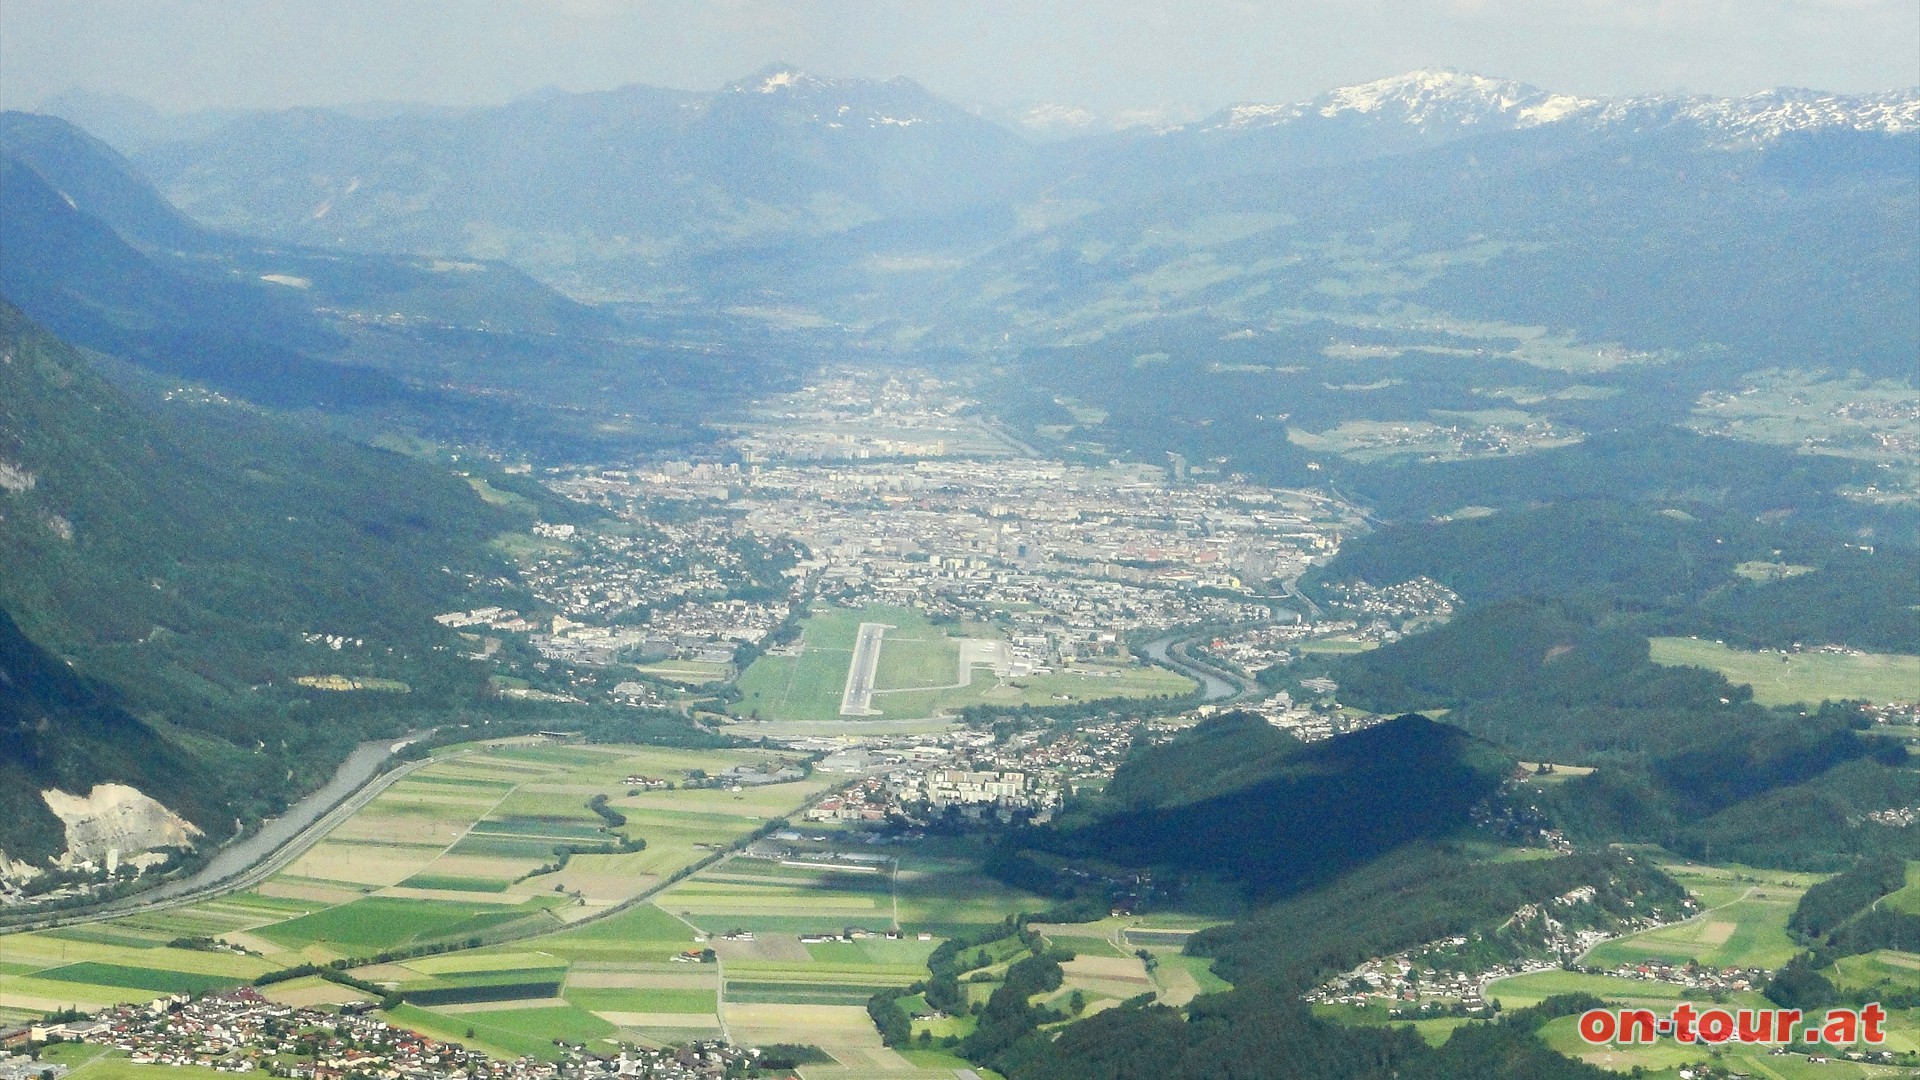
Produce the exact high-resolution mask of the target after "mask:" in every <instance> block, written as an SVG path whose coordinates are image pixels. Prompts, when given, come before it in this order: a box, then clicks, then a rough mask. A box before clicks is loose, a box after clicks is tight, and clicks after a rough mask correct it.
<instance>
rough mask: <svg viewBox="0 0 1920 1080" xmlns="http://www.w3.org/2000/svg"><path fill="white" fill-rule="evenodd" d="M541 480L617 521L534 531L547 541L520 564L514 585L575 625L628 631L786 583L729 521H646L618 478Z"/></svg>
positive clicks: (718, 517)
mask: <svg viewBox="0 0 1920 1080" xmlns="http://www.w3.org/2000/svg"><path fill="white" fill-rule="evenodd" d="M702 468H705V466H703V467H702ZM547 483H548V484H549V485H550V486H551V487H553V488H554V490H556V491H558V492H560V493H561V494H562V495H565V496H567V497H569V498H572V499H575V500H578V501H581V502H588V503H594V504H597V505H601V506H603V507H606V508H609V509H613V510H615V511H616V512H617V513H618V514H619V518H620V520H618V521H617V522H616V523H614V525H613V526H612V527H607V528H580V527H576V526H573V525H552V524H548V523H544V522H543V523H540V524H538V525H535V526H534V529H535V532H536V534H538V535H540V536H542V537H543V538H544V539H545V540H546V541H547V543H546V544H544V545H543V546H542V547H541V548H540V549H539V550H538V551H535V552H532V553H530V554H529V555H528V556H527V557H526V558H525V559H523V560H522V562H521V578H522V580H523V581H524V582H525V583H526V585H527V587H528V588H529V589H530V590H531V591H532V592H533V594H534V596H536V597H538V598H539V599H540V601H541V602H542V603H545V604H547V605H549V606H551V607H552V608H554V609H555V610H557V611H560V612H562V613H564V614H565V615H566V616H567V618H569V619H571V620H573V621H575V622H577V623H594V624H601V625H611V624H638V623H641V622H646V621H648V616H649V614H652V613H658V612H662V611H668V610H672V609H676V608H679V607H680V606H682V605H684V604H688V603H691V602H695V601H708V600H716V599H726V598H729V597H732V596H734V595H735V594H736V593H739V592H743V591H763V590H767V589H769V588H770V587H771V588H772V589H773V590H774V591H779V592H784V591H785V586H786V579H785V578H783V577H782V576H781V575H780V574H779V572H778V570H777V569H774V568H773V567H774V565H775V564H776V562H777V561H778V560H777V556H776V555H775V554H774V553H773V552H771V551H767V550H761V549H756V545H755V542H754V541H753V540H752V539H750V538H748V537H746V536H744V535H743V534H742V533H741V532H740V531H739V530H738V528H737V527H736V524H735V521H734V519H733V515H730V514H727V513H724V512H723V513H717V514H705V513H702V514H697V515H690V516H689V519H688V520H678V519H672V520H670V519H668V518H667V517H665V516H660V515H649V514H647V513H646V508H645V507H644V506H635V505H633V504H632V502H631V500H630V499H628V498H626V497H625V496H626V495H627V492H628V484H627V482H626V481H625V479H624V475H623V474H619V473H601V472H599V471H591V472H587V471H582V472H576V473H574V474H572V475H566V476H560V477H554V478H550V479H549V480H548V481H547Z"/></svg>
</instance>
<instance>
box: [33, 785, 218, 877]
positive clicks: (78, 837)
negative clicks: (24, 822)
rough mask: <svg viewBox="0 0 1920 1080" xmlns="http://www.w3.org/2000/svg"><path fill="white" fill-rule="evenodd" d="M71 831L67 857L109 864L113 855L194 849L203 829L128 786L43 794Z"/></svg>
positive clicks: (54, 812) (53, 790) (51, 789)
mask: <svg viewBox="0 0 1920 1080" xmlns="http://www.w3.org/2000/svg"><path fill="white" fill-rule="evenodd" d="M40 797H41V798H42V799H44V800H46V803H47V809H49V810H52V811H53V814H54V816H55V817H57V818H59V819H60V820H61V821H62V822H64V823H65V824H66V827H67V855H68V856H69V857H70V858H75V859H87V860H91V861H94V862H104V861H105V860H106V858H107V853H108V852H110V851H111V852H124V853H132V852H136V851H150V850H153V849H155V848H169V847H171V848H190V847H192V846H193V841H194V838H195V837H198V836H200V835H201V832H200V830H199V829H197V828H195V827H194V826H193V824H192V823H191V822H189V821H187V820H186V819H184V818H182V817H181V816H180V815H178V814H176V813H174V812H173V811H171V810H169V809H167V808H166V807H165V806H162V805H161V804H160V803H158V802H156V801H155V800H153V799H150V798H148V797H147V796H145V795H143V794H141V793H140V789H138V788H133V787H128V786H127V785H125V784H96V785H94V788H93V790H92V791H90V792H88V793H87V794H86V795H84V796H82V795H69V794H67V793H66V792H64V791H61V790H59V789H58V788H48V789H47V790H45V791H42V792H41V793H40Z"/></svg>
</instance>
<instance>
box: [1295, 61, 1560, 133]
mask: <svg viewBox="0 0 1920 1080" xmlns="http://www.w3.org/2000/svg"><path fill="white" fill-rule="evenodd" d="M1593 104H1594V103H1593V102H1591V101H1589V100H1587V99H1585V98H1578V97H1573V96H1571V95H1568V94H1552V93H1548V92H1547V91H1545V90H1541V89H1540V88H1539V87H1535V86H1529V85H1527V84H1526V83H1522V82H1514V81H1512V80H1510V79H1492V78H1488V77H1487V76H1485V75H1474V74H1471V73H1468V72H1460V71H1452V70H1447V69H1441V70H1434V71H1409V72H1407V73H1405V74H1402V75H1395V76H1393V77H1391V78H1386V79H1378V80H1376V81H1374V82H1370V83H1361V84H1359V85H1357V86H1343V87H1340V88H1338V89H1335V90H1329V91H1327V92H1326V93H1325V94H1322V95H1320V96H1319V97H1318V98H1315V99H1314V101H1313V109H1314V111H1315V112H1317V113H1319V114H1320V115H1321V116H1325V117H1335V116H1339V115H1341V114H1342V113H1378V114H1381V115H1383V116H1394V117H1396V118H1399V119H1403V120H1405V121H1406V122H1407V123H1411V124H1416V125H1420V126H1425V125H1428V124H1449V125H1454V124H1457V125H1466V124H1484V123H1490V122H1496V121H1499V120H1506V121H1508V122H1509V123H1511V124H1512V125H1513V126H1516V127H1524V126H1527V125H1529V124H1536V123H1547V122H1550V121H1552V120H1557V119H1559V118H1561V117H1563V116H1566V115H1569V114H1570V113H1574V112H1578V111H1580V110H1583V109H1586V108H1589V107H1591V106H1592V105H1593Z"/></svg>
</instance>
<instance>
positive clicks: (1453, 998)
mask: <svg viewBox="0 0 1920 1080" xmlns="http://www.w3.org/2000/svg"><path fill="white" fill-rule="evenodd" d="M1597 895H1598V892H1597V890H1596V889H1594V888H1593V887H1592V886H1582V887H1580V888H1578V889H1574V890H1573V891H1571V892H1568V893H1566V894H1565V895H1562V896H1557V897H1554V898H1553V899H1551V900H1548V901H1546V902H1545V903H1543V904H1526V905H1523V906H1522V907H1521V908H1520V909H1519V910H1517V911H1515V912H1514V913H1513V916H1512V918H1510V919H1508V920H1507V921H1506V922H1505V923H1504V924H1502V926H1501V927H1500V928H1499V929H1498V930H1495V931H1492V932H1491V933H1489V934H1487V935H1484V937H1467V936H1465V935H1455V936H1452V937H1448V938H1443V939H1441V940H1438V941H1431V942H1428V943H1426V944H1424V945H1420V946H1417V947H1415V948H1412V949H1408V950H1406V951H1404V952H1398V953H1395V954H1393V955H1391V956H1381V957H1375V958H1373V959H1371V960H1368V961H1367V962H1365V963H1363V964H1361V965H1360V966H1358V967H1356V968H1354V969H1353V970H1352V971H1348V972H1346V973H1344V974H1341V975H1337V976H1335V977H1334V978H1331V979H1329V980H1327V981H1326V982H1324V983H1322V984H1320V985H1319V986H1318V987H1316V988H1314V989H1313V990H1310V991H1308V992H1307V993H1306V994H1305V995H1304V997H1305V999H1306V1000H1308V1001H1311V1002H1315V1003H1319V1004H1326V1005H1351V1006H1356V1007H1362V1008H1364V1007H1366V1006H1368V1005H1371V1004H1374V1003H1376V1002H1385V1003H1387V1004H1388V1006H1389V1007H1390V1008H1392V1009H1394V1010H1396V1012H1397V1013H1402V1014H1405V1015H1409V1016H1412V1015H1415V1012H1414V1011H1413V1010H1417V1009H1418V1008H1419V1007H1420V1006H1422V1005H1435V1004H1437V1005H1441V1006H1445V1007H1452V1006H1454V1005H1456V1004H1457V1005H1459V1006H1460V1007H1462V1008H1463V1009H1465V1010H1466V1011H1468V1012H1472V1011H1475V1010H1478V1009H1481V1008H1484V1007H1485V1005H1486V988H1487V986H1488V985H1489V984H1491V983H1493V982H1497V981H1498V980H1500V979H1506V978H1511V977H1513V976H1515V975H1525V974H1528V973H1529V972H1535V971H1548V970H1554V969H1563V968H1565V969H1571V970H1578V971H1587V972H1590V973H1593V974H1618V973H1619V972H1603V971H1601V970H1600V969H1597V968H1582V967H1577V966H1573V962H1574V961H1575V960H1576V959H1578V958H1579V957H1581V956H1584V955H1586V953H1588V952H1589V951H1591V950H1592V949H1593V948H1594V947H1595V946H1596V945H1600V944H1601V943H1603V942H1606V941H1609V940H1612V939H1613V938H1615V937H1618V936H1620V935H1622V934H1625V933H1634V932H1638V931H1641V930H1647V929H1651V928H1653V927H1656V926H1661V925H1664V924H1665V923H1666V922H1669V921H1672V918H1674V917H1684V916H1685V915H1688V914H1691V913H1692V912H1693V911H1695V910H1697V905H1695V904H1694V903H1693V902H1692V901H1686V902H1685V904H1684V906H1683V909H1682V910H1679V911H1674V912H1665V913H1657V914H1655V915H1651V916H1636V917H1634V918H1631V919H1622V918H1619V917H1617V916H1613V915H1610V914H1607V913H1606V912H1605V911H1604V909H1602V908H1600V907H1598V906H1597V905H1596V904H1595V899H1596V897H1597ZM1630 968H1632V965H1627V966H1623V968H1622V970H1623V971H1624V970H1629V969H1630ZM1638 970H1639V971H1641V972H1649V971H1663V972H1667V973H1669V974H1670V973H1672V972H1674V971H1675V970H1677V969H1676V968H1675V967H1674V966H1673V965H1669V964H1665V963H1661V962H1657V961H1649V962H1646V963H1643V964H1640V965H1638ZM1686 970H1689V971H1697V972H1698V973H1699V974H1697V975H1689V976H1687V977H1689V978H1696V979H1697V980H1698V981H1697V983H1683V985H1689V986H1695V987H1696V988H1697V989H1702V990H1715V989H1722V988H1730V987H1722V986H1721V985H1720V984H1721V981H1723V979H1724V980H1732V979H1734V978H1736V976H1735V975H1733V974H1731V972H1732V970H1733V969H1729V970H1728V973H1725V974H1724V975H1723V974H1717V973H1713V972H1712V969H1706V968H1698V969H1692V968H1688V969H1686ZM1766 975H1767V973H1766V972H1764V971H1750V972H1743V973H1741V974H1739V975H1738V976H1737V978H1738V979H1739V980H1742V985H1741V987H1740V989H1748V988H1750V987H1752V986H1756V985H1760V983H1759V982H1754V981H1753V980H1755V979H1759V980H1764V979H1765V977H1766ZM1633 977H1637V978H1653V979H1656V980H1661V981H1674V980H1670V979H1663V977H1662V976H1661V975H1653V974H1640V975H1636V976H1633Z"/></svg>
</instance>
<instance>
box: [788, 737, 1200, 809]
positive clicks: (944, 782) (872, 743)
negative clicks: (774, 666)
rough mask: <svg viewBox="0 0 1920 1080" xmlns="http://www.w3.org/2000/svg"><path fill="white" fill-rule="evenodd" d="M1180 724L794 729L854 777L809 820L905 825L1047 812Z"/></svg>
mask: <svg viewBox="0 0 1920 1080" xmlns="http://www.w3.org/2000/svg"><path fill="white" fill-rule="evenodd" d="M1179 730H1180V725H1178V724H1175V723H1172V722H1169V721H1166V720H1160V719H1140V718H1135V717H1118V716H1116V717H1110V718H1107V719H1104V720H1096V721H1092V722H1089V723H1086V724H1081V725H1076V726H1075V727H1074V728H1073V729H1072V730H1070V731H1023V732H1015V733H1011V734H1009V735H1007V736H1005V737H1004V738H1002V739H996V737H995V736H994V735H993V734H992V733H990V732H984V731H968V730H961V731H950V732H940V733H933V734H921V735H887V736H844V737H841V738H837V739H832V740H826V739H818V738H794V739H788V740H784V742H783V745H786V746H787V747H789V748H791V749H795V750H802V751H811V752H819V751H821V750H827V749H830V750H831V751H832V752H831V754H830V756H828V757H827V758H826V759H825V760H823V761H821V763H820V764H819V766H818V768H819V769H820V770H821V771H823V772H829V773H831V772H852V773H859V774H860V776H859V778H858V779H856V780H854V781H853V782H852V783H850V784H848V785H845V786H843V787H842V788H840V789H839V790H837V791H836V792H835V793H834V794H832V795H830V796H828V797H827V798H825V799H822V800H821V801H820V802H818V803H816V804H815V805H813V806H812V807H810V808H808V810H807V811H806V813H805V815H804V816H805V817H806V819H807V820H808V821H815V822H838V823H842V824H865V825H869V826H875V825H886V826H888V827H891V828H906V829H913V828H916V827H919V826H924V825H926V824H928V823H929V822H931V821H932V820H933V819H936V818H941V817H946V816H948V815H952V814H957V815H959V816H960V817H961V818H963V819H970V820H977V821H987V820H989V819H992V820H997V821H1000V822H1002V823H1009V822H1012V821H1015V820H1026V821H1034V822H1045V821H1048V820H1050V819H1051V818H1052V816H1053V814H1054V812H1055V811H1057V810H1058V809H1059V808H1060V806H1061V804H1062V803H1063V802H1064V801H1065V799H1066V798H1067V797H1068V796H1070V795H1072V794H1074V793H1075V792H1076V791H1077V790H1078V789H1079V788H1080V787H1082V786H1084V785H1087V784H1095V785H1101V784H1104V783H1105V781H1106V780H1107V779H1108V778H1110V777H1112V776H1113V774H1114V771H1115V770H1117V769H1118V768H1119V767H1120V763H1121V762H1122V761H1123V760H1125V758H1126V756H1127V753H1128V751H1130V750H1131V749H1132V748H1133V746H1134V745H1135V744H1136V743H1137V742H1140V741H1142V740H1145V741H1148V742H1160V741H1165V740H1167V739H1171V738H1172V737H1173V736H1174V734H1175V733H1176V732H1177V731H1179Z"/></svg>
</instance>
